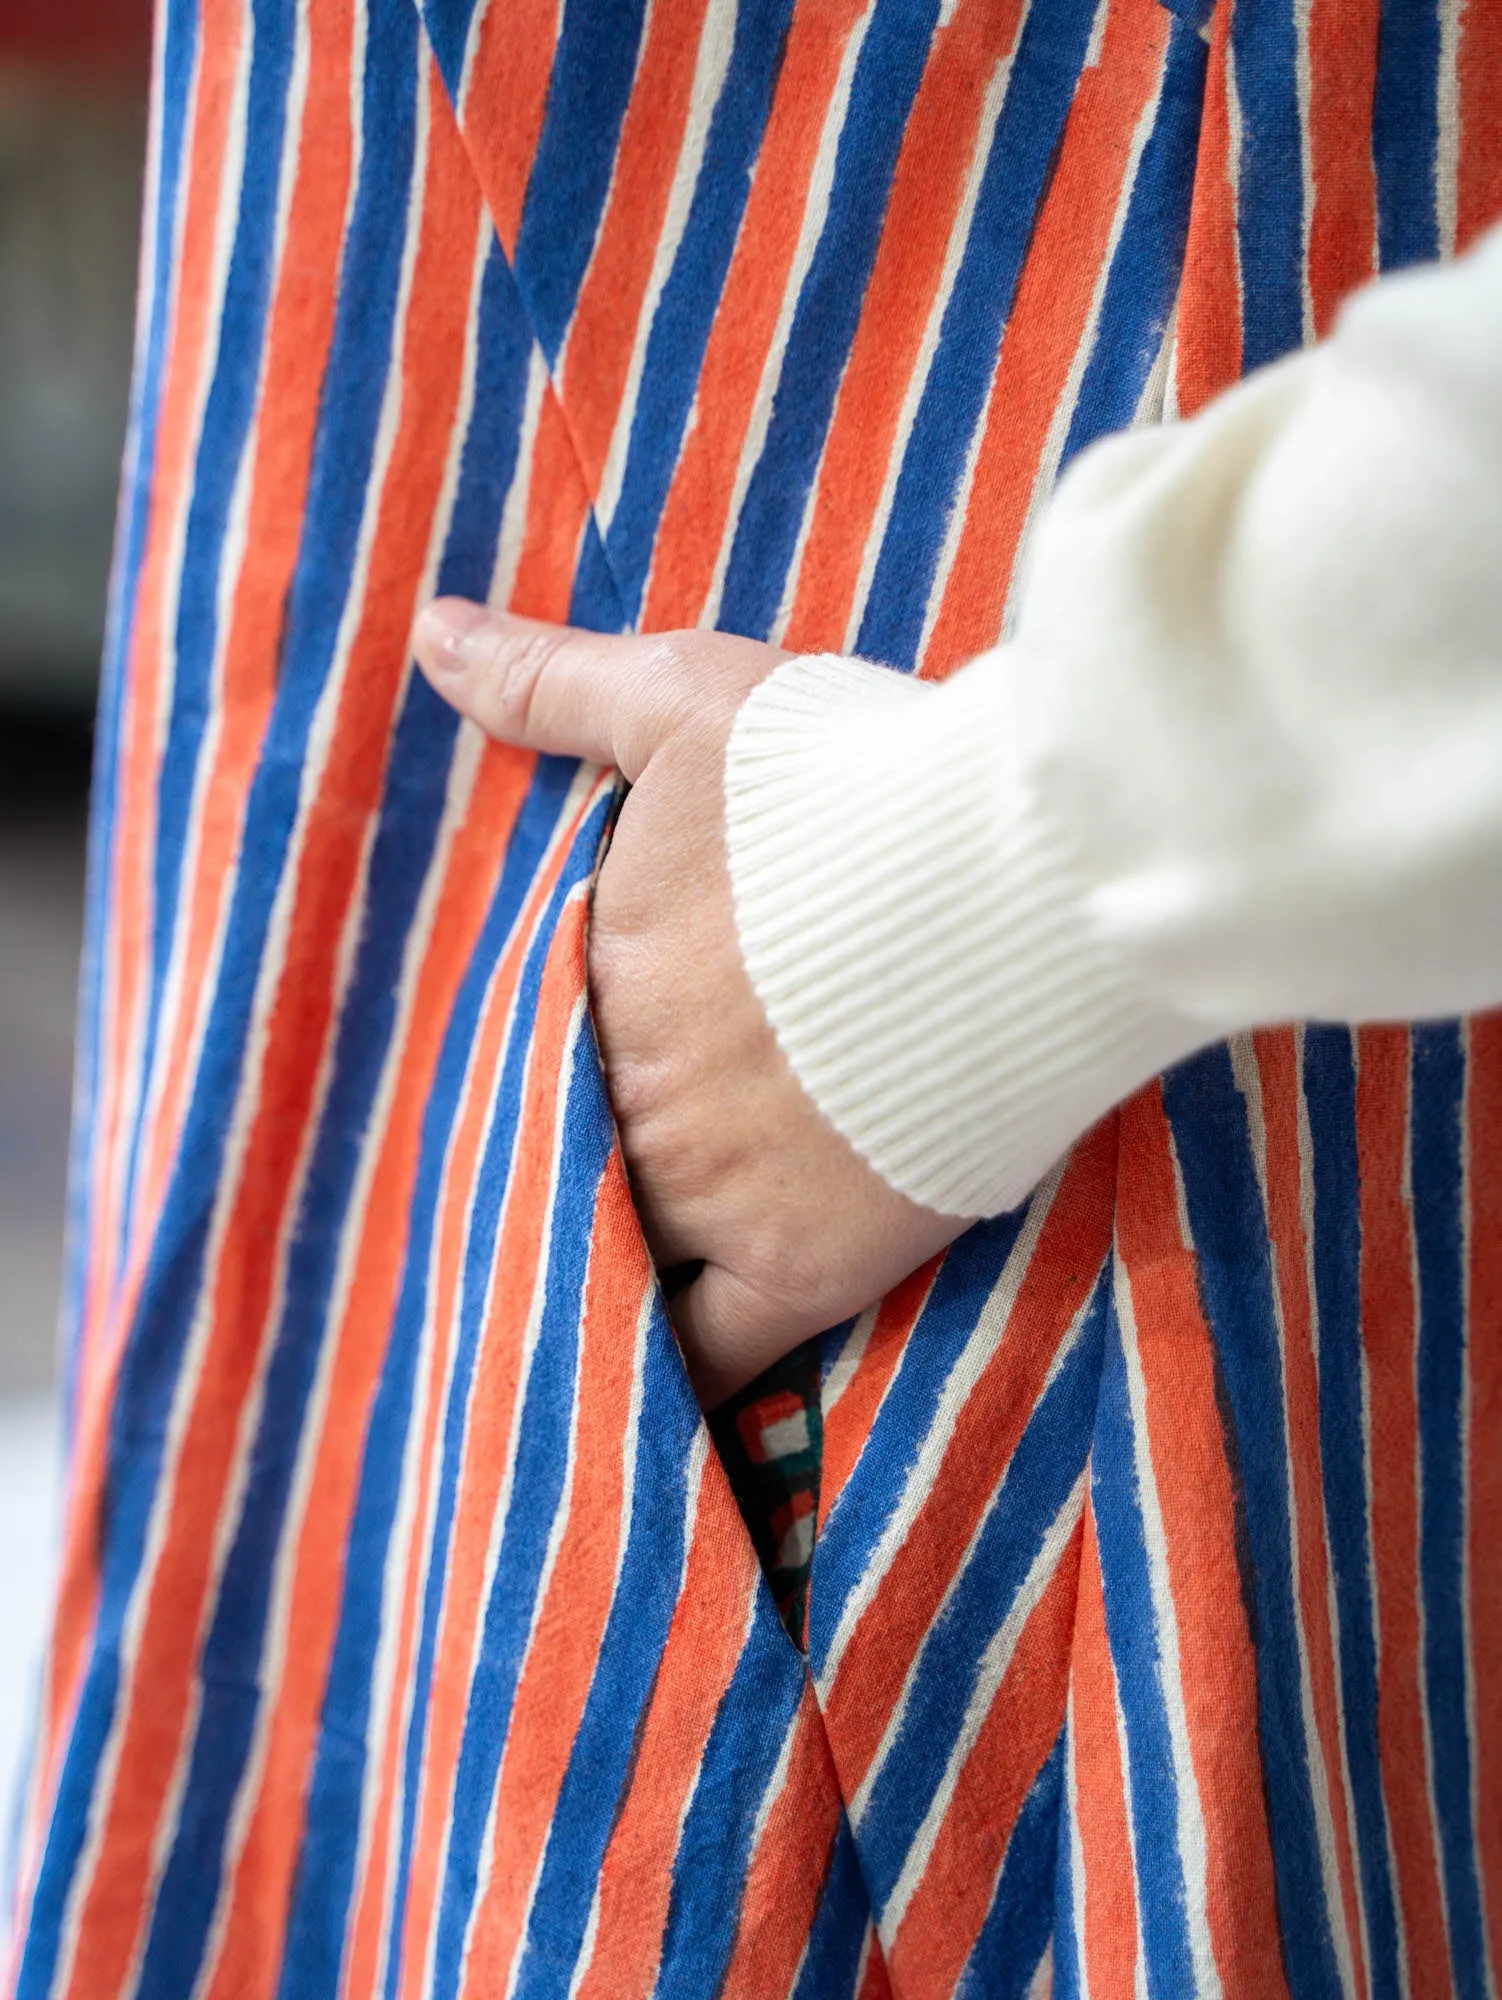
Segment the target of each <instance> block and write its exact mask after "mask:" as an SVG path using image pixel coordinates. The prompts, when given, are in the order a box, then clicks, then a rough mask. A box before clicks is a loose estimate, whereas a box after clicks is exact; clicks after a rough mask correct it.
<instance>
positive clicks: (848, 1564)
mask: <svg viewBox="0 0 1502 2000" xmlns="http://www.w3.org/2000/svg"><path fill="white" fill-rule="evenodd" d="M1025 1215H1026V1210H1025V1209H1018V1210H1016V1211H1015V1212H1014V1213H1013V1214H1011V1215H1003V1216H998V1217H997V1218H996V1219H995V1220H994V1221H992V1222H981V1223H977V1224H976V1226H975V1227H974V1228H973V1229H968V1230H967V1231H966V1232H965V1234H964V1235H963V1236H961V1237H960V1238H959V1239H958V1240H957V1241H956V1242H954V1243H952V1244H951V1245H950V1246H949V1252H948V1254H947V1256H946V1257H945V1259H944V1262H943V1264H942V1265H941V1266H940V1268H939V1274H938V1276H937V1277H936V1278H935V1279H934V1282H933V1289H932V1290H931V1291H930V1292H929V1295H928V1299H927V1302H926V1303H925V1305H924V1307H923V1310H922V1312H921V1313H920V1314H919V1315H918V1320H917V1323H916V1325H915V1326H914V1328H913V1334H912V1338H911V1339H910V1340H909V1341H908V1342H907V1344H906V1345H905V1347H904V1348H903V1351H902V1360H901V1361H900V1363H899V1364H898V1368H897V1373H896V1374H895V1376H894V1377H893V1378H892V1382H891V1384H890V1386H889V1387H888V1390H887V1394H886V1398H885V1400H884V1401H883V1403H882V1406H881V1409H880V1411H879V1412H878V1414H877V1418H876V1422H875V1424H874V1426H873V1428H872V1434H871V1437H870V1438H869V1439H868V1441H867V1448H866V1449H865V1451H863V1452H862V1454H861V1457H860V1460H859V1462H858V1464H857V1465H856V1467H855V1470H854V1471H853V1472H852V1473H851V1475H850V1477H849V1479H848V1480H847V1481H846V1482H845V1486H844V1489H843V1491H842V1492H841V1494H840V1496H839V1498H838V1499H837V1500H836V1502H835V1504H834V1506H833V1508H832V1509H831V1510H830V1514H829V1518H828V1520H827V1521H826V1522H825V1524H824V1526H823V1527H822V1529H821V1530H820V1534H819V1539H818V1541H817V1543H816V1544H815V1547H814V1564H813V1576H812V1581H811V1583H810V1586H809V1598H808V1653H809V1663H810V1665H811V1666H812V1667H813V1670H814V1673H815V1675H816V1676H817V1675H819V1674H820V1673H822V1671H823V1666H824V1662H825V1660H826V1659H827V1657H828V1654H829V1647H830V1644H831V1642H832V1641H833V1639H834V1635H835V1632H836V1630H837V1629H838V1626H839V1622H840V1614H841V1613H842V1612H843V1610H844V1608H845V1601H846V1599H847V1598H848V1597H849V1595H850V1593H851V1591H852V1590H854V1589H855V1587H856V1585H857V1584H858V1583H859V1582H860V1580H861V1578H862V1577H863V1576H864V1575H865V1573H866V1569H867V1566H868V1565H869V1563H870V1560H871V1552H872V1550H873V1549H874V1548H875V1547H876V1545H877V1543H878V1542H879V1541H880V1540H881V1536H882V1531H883V1530H884V1529H885V1527H886V1524H887V1522H888V1521H889V1520H890V1519H891V1518H892V1515H893V1513H894V1511H895V1510H896V1507H897V1503H898V1502H899V1501H900V1500H901V1498H902V1494H903V1489H904V1488H905V1486H906V1485H907V1481H908V1477H909V1475H910V1474H911V1472H912V1469H913V1467H914V1465H915V1464H916V1463H917V1459H918V1451H919V1447H920V1445H921V1443H922V1441H923V1439H924V1438H925V1437H926V1436H927V1434H928V1432H929V1429H930V1428H931V1426H932V1424H933V1421H934V1417H935V1415H936V1413H937V1411H938V1407H939V1399H940V1398H941V1396H942V1395H943V1393H944V1384H945V1383H946V1382H947V1381H948V1379H949V1375H950V1371H951V1370H952V1369H953V1367H954V1365H955V1363H956V1362H957V1361H958V1360H959V1358H960V1355H961V1354H962V1353H963V1352H964V1348H965V1343H966V1342H967V1341H968V1340H969V1338H970V1336H971V1334H972V1333H973V1332H974V1331H975V1326H976V1321H977V1320H978V1319H979V1317H980V1314H981V1312H982V1310H983V1309H984V1307H985V1304H986V1301H987V1300H988V1299H989V1298H990V1296H991V1294H992V1292H993V1291H994V1290H995V1288H996V1282H997V1280H998V1278H999V1277H1000V1276H1001V1272H1002V1269H1003V1267H1004V1265H1005V1264H1006V1261H1007V1258H1008V1256H1009V1255H1010V1254H1011V1251H1012V1248H1013V1245H1014V1244H1015V1243H1016V1241H1017V1238H1018V1236H1019V1234H1020V1233H1021V1230H1022V1223H1023V1219H1024V1216H1025Z"/></svg>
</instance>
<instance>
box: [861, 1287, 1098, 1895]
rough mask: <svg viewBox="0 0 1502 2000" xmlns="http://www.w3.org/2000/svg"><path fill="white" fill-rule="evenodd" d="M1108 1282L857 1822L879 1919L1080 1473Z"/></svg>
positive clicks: (1005, 1473)
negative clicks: (989, 1654) (982, 1679)
mask: <svg viewBox="0 0 1502 2000" xmlns="http://www.w3.org/2000/svg"><path fill="white" fill-rule="evenodd" d="M1109 1293H1110V1275H1109V1273H1108V1272H1103V1273H1102V1274H1101V1276H1100V1278H1099V1279H1098V1280H1097V1281H1096V1286H1095V1291H1094V1294H1093V1295H1092V1297H1091V1300H1090V1304H1089V1307H1088V1309H1087V1312H1086V1315H1085V1320H1084V1324H1083V1325H1082V1327H1081V1329H1080V1332H1079V1336H1078V1338H1077V1339H1076V1340H1075V1343H1074V1345H1073V1347H1072V1349H1071V1350H1070V1352H1069V1354H1068V1356H1067V1357H1066V1359H1065V1360H1064V1362H1063V1365H1062V1366H1061V1367H1060V1368H1059V1370H1058V1373H1057V1375H1056V1376H1055V1378H1054V1380H1053V1381H1052V1382H1051V1383H1050V1384H1049V1385H1048V1388H1047V1390H1046V1391H1045V1393H1044V1394H1043V1396H1042V1397H1041V1398H1040V1399H1039V1401H1038V1405H1037V1408H1036V1409H1035V1410H1034V1411H1033V1413H1032V1415H1031V1416H1030V1418H1029V1419H1028V1423H1027V1428H1026V1429H1025V1430H1024V1432H1023V1434H1022V1436H1021V1438H1020V1439H1019V1440H1018V1444H1017V1448H1016V1450H1015V1452H1014V1453H1013V1454H1012V1457H1011V1460H1010V1462H1009V1463H1008V1464H1007V1465H1005V1466H1004V1467H999V1468H998V1474H999V1479H1000V1484H999V1487H998V1490H997V1492H996V1495H995V1498H994V1500H993V1502H992V1503H991V1507H990V1511H989V1513H988V1515H987V1517H986V1520H985V1522H984V1524H983V1525H982V1527H981V1528H980V1530H979V1532H978V1534H977V1535H976V1538H975V1543H974V1546H973V1548H972V1549H971V1550H970V1552H969V1554H968V1555H967V1558H966V1564H965V1568H964V1570H963V1572H962V1573H961V1574H960V1576H959V1577H958V1578H957V1580H956V1582H955V1584H954V1585H953V1587H952V1594H951V1596H950V1598H949V1601H948V1602H947V1603H946V1604H945V1605H944V1608H943V1610H942V1611H941V1612H940V1613H939V1615H938V1616H937V1618H935V1620H934V1622H933V1625H932V1626H931V1627H930V1629H929V1631H928V1633H927V1635H926V1636H925V1638H924V1641H923V1647H922V1651H921V1652H920V1654H919V1656H918V1661H917V1666H916V1671H915V1673H914V1674H913V1676H912V1680H911V1685H910V1687H909V1689H908V1695H907V1703H906V1706H905V1708H904V1711H903V1717H902V1726H901V1728H900V1730H899V1731H898V1734H897V1737H896V1740H895V1741H894V1743H893V1744H892V1747H891V1749H890V1750H889V1751H888V1753H887V1757H886V1761H885V1763H884V1764H883V1766H882V1769H881V1774H880V1776H879V1777H878V1779H877V1781H876V1783H875V1785H874V1786H873V1787H872V1789H871V1795H870V1799H869V1802H868V1804H867V1807H866V1810H865V1812H864V1813H863V1815H862V1818H861V1825H860V1833H859V1839H860V1848H861V1864H862V1866H863V1868H864V1869H865V1874H866V1881H867V1883H868V1885H869V1886H870V1890H871V1896H872V1900H873V1902H874V1903H875V1906H876V1909H877V1912H878V1914H884V1912H885V1910H886V1906H887V1903H888V1901H889V1900H890V1898H891V1895H892V1892H893V1890H894V1889H895V1888H896V1886H897V1882H898V1880H899V1878H900V1876H901V1874H902V1869H903V1866H904V1864H905V1862H906V1861H907V1858H908V1854H909V1852H910V1851H911V1848H912V1844H913V1842H914V1840H915V1839H916V1838H917V1836H918V1832H919V1829H920V1827H921V1826H922V1824H923V1820H924V1817H925V1815H926V1814H927V1812H928V1809H929V1806H930V1804H931V1802H932V1800H933V1797H934V1795H935V1793H936V1792H937V1791H938V1789H939V1786H940V1784H941V1783H942V1782H943V1779H944V1774H945V1771H946V1770H947V1768H948V1765H949V1758H950V1753H951V1751H952V1750H953V1747H954V1745H955V1743H956V1741H957V1740H958V1738H959V1735H960V1731H961V1728H962V1726H963V1724H964V1720H965V1713H966V1710H967V1709H968V1707H969V1705H970V1702H971V1699H972V1697H973V1695H974V1692H975V1687H976V1683H977V1681H978V1679H979V1676H980V1669H981V1663H982V1660H983V1659H984V1657H985V1653H986V1649H987V1647H988V1646H989V1645H990V1644H991V1642H992V1640H993V1639H994V1638H995V1636H996V1634H997V1632H998V1631H999V1630H1000V1628H1001V1626H1002V1624H1003V1623H1004V1621H1005V1620H1006V1618H1007V1616H1008V1614H1009V1613H1010V1611H1011V1609H1012V1606H1013V1604H1014V1603H1015V1601H1016V1598H1017V1594H1018V1592H1019V1591H1020V1590H1021V1589H1022V1587H1023V1585H1024V1584H1025V1583H1026V1581H1027V1578H1028V1572H1029V1571H1030V1570H1031V1568H1032V1566H1033V1562H1034V1560H1035V1558H1036V1557H1037V1555H1038V1553H1039V1551H1040V1550H1041V1549H1042V1547H1043V1544H1044V1541H1045V1539H1046V1537H1047V1535H1048V1532H1049V1530H1050V1529H1051V1528H1052V1527H1053V1525H1054V1523H1055V1521H1056V1520H1057V1519H1058V1515H1059V1510H1060V1509H1061V1508H1062V1507H1063V1505H1064V1503H1065V1502H1066V1501H1067V1500H1068V1498H1069V1495H1070V1493H1071V1491H1072V1490H1073V1488H1074V1484H1075V1481H1076V1480H1077V1479H1078V1478H1079V1475H1080V1473H1081V1471H1082V1470H1083V1469H1084V1465H1085V1460H1086V1458H1087V1456H1088V1454H1089V1449H1090V1431H1091V1426H1092V1423H1093V1421H1094V1416H1095V1404H1096V1398H1097V1395H1098V1393H1099V1387H1100V1371H1101V1361H1102V1357H1103V1354H1104V1343H1105V1328H1106V1309H1107V1300H1108V1297H1109Z"/></svg>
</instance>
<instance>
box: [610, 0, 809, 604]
mask: <svg viewBox="0 0 1502 2000" xmlns="http://www.w3.org/2000/svg"><path fill="white" fill-rule="evenodd" d="M791 16H792V0H763V4H761V5H759V6H756V7H741V8H739V9H737V11H736V17H735V40H734V43H733V44H732V46H731V51H730V61H729V63H728V65H727V66H726V71H725V82H724V86H723V88H722V89H721V91H720V95H719V99H718V101H717V102H716V104H715V108H714V115H713V116H712V118H711V119H710V124H709V132H708V134H707V136H706V138H705V142H704V157H703V161H702V163H701V165H700V169H699V178H698V182H697V184H696V186H695V188H694V198H693V201H692V202H691V203H690V205H689V211H688V217H687V220H686V221H685V223H684V226H683V236H682V239H681V241H680V242H679V245H678V252H677V255H676V256H675V257H674V259H673V268H672V270H671V272H670V273H669V275H668V280H667V283H666V284H665V285H664V286H663V290H662V297H661V298H660V300H659V301H658V305H657V311H656V314H655V316H654V317H653V320H652V331H651V333H650V334H649V335H648V337H647V351H646V354H645V356H644V358H643V364H642V374H641V382H640V384H639V386H638V389H637V396H636V404H635V408H634V409H633V411H632V414H631V440H630V444H629V445H628V447H627V452H626V465H625V471H624V473H623V475H622V479H621V491H620V498H619V500H618V501H617V503H616V509H615V513H614V514H613V515H612V517H611V521H610V532H609V534H608V536H607V537H606V543H607V547H608V549H609V552H610V561H611V564H612V566H613V568H614V570H615V573H616V575H617V576H618V577H620V578H621V580H622V585H623V588H624V591H625V598H626V612H627V616H628V618H629V619H630V620H631V621H633V622H634V621H635V619H636V618H637V616H638V614H639V612H640V610H641V601H642V596H643V594H644V592H645V590H646V585H647V574H648V567H649V564H650V562H651V557H652V549H653V544H654V541H655V538H656V535H657V530H658V527H659V525H660V522H661V519H662V509H663V505H664V503H665V501H666V499H667V496H668V492H669V489H670V487H671V484H672V478H673V473H674V470H675V469H676V467H677V463H678V455H679V452H680V451H681V449H682V445H683V433H684V430H685V427H686V425H687V423H688V414H689V410H690V409H691V408H692V406H693V399H694V392H695V390H696V389H697V387H698V383H699V371H700V368H701V367H702V365H703V361H704V350H705V348H706V346H707V345H708V342H709V332H710V328H711V327H712V326H713V324H714V318H715V312H716V310H717V308H718V306H719V303H720V294H721V291H722V290H723V288H724V284H725V274H726V272H727V271H728V270H729V268H730V258H731V254H732V252H733V251H734V249H735V241H736V236H737V233H738V231H739V229H740V224H741V217H742V215H743V214H744V213H745V207H746V199H747V196H748V195H749V193H750V189H751V170H752V168H753V166H754V164H755V160H756V152H757V148H758V146H759V145H760V143H761V138H762V134H763V132H764V131H765V129H766V122H767V114H768V112H769V111H770V109H771V104H772V92H773V90H774V88H775V87H776V83H777V77H778V73H779V70H780V68H781V64H782V56H783V50H784V47H785V43H786V37H787V29H788V22H789V20H790V19H791Z"/></svg>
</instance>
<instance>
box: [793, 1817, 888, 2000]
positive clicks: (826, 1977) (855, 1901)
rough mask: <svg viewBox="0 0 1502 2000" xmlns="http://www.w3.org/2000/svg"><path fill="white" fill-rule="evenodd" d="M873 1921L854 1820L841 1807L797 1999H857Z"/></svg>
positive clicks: (794, 1990)
mask: <svg viewBox="0 0 1502 2000" xmlns="http://www.w3.org/2000/svg"><path fill="white" fill-rule="evenodd" d="M870 1921H871V1903H870V1899H869V1897H868V1896H867V1894H866V1884H865V1880H864V1878H863V1877H862V1875H861V1868H860V1858H859V1856H858V1855H857V1853H856V1848H855V1840H854V1837H853V1835H852V1834H851V1831H850V1822H849V1820H848V1819H846V1817H845V1815H844V1813H843V1812H842V1813H841V1814H840V1830H839V1832H838V1833H837V1834H836V1836H835V1843H834V1852H833V1853H832V1854H831V1855H830V1857H829V1872H828V1874H827V1875H826V1876H825V1878H824V1892H823V1894H822V1895H821V1896H820V1898H819V1907H818V1910H817V1911H816V1912H815V1915H814V1921H813V1925H812V1927H811V1928H810V1930H809V1934H808V1947H807V1949H806V1950H805V1952H804V1954H803V1965H802V1967H801V1969H800V1971H799V1973H798V1983H797V1985H796V1986H795V1987H794V1988H793V2000H854V1995H855V1984H856V1979H857V1977H858V1976H859V1973H860V1962H861V1946H862V1945H863V1944H864V1943H865V1941H866V1926H867V1925H868V1924H869V1923H870Z"/></svg>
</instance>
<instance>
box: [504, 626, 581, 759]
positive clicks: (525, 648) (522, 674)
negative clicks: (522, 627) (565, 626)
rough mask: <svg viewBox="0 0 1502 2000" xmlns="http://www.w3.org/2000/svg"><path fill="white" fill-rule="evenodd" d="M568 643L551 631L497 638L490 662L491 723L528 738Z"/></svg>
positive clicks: (505, 731)
mask: <svg viewBox="0 0 1502 2000" xmlns="http://www.w3.org/2000/svg"><path fill="white" fill-rule="evenodd" d="M565 643H566V641H565V639H564V637H563V635H561V634H559V633H555V632H549V631H536V632H507V633H503V634H500V635H498V636H497V638H496V641H495V646H494V651H493V653H492V656H491V661H490V674H489V682H490V705H491V721H492V723H493V726H494V727H495V728H496V729H497V730H498V731H499V733H500V734H502V735H505V736H518V737H523V738H525V737H526V736H527V735H528V734H529V733H530V731H531V730H532V728H533V726H534V724H535V722H536V720H537V709H538V702H539V696H540V692H541V689H542V687H543V684H544V683H545V682H546V681H547V680H548V679H549V678H550V676H551V674H552V672H553V671H555V670H556V666H557V661H558V656H559V654H560V653H561V652H562V650H563V647H564V645H565Z"/></svg>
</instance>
